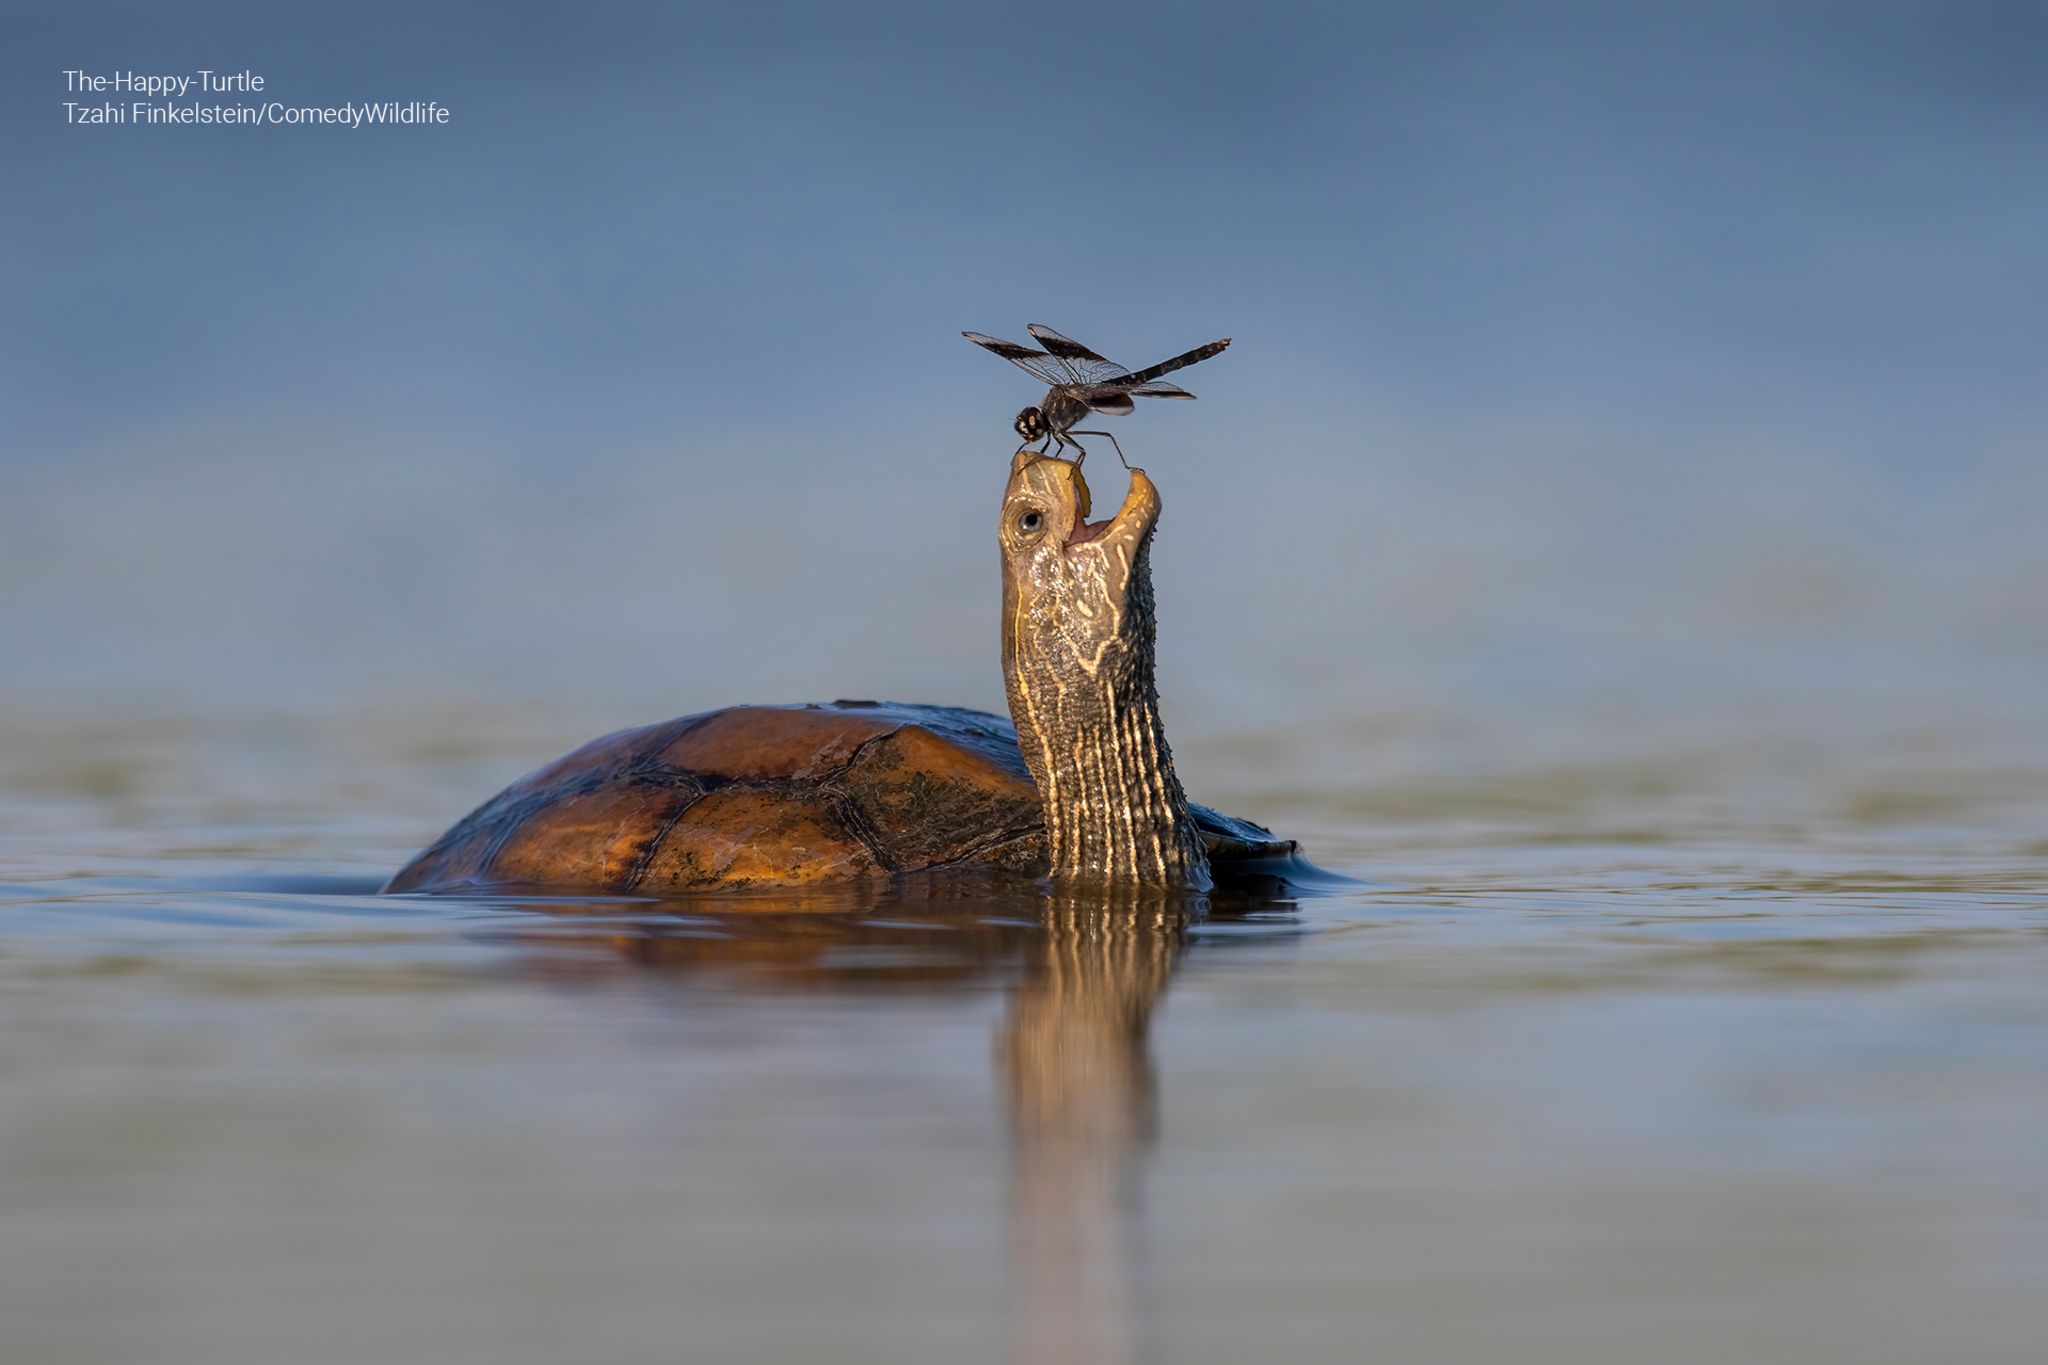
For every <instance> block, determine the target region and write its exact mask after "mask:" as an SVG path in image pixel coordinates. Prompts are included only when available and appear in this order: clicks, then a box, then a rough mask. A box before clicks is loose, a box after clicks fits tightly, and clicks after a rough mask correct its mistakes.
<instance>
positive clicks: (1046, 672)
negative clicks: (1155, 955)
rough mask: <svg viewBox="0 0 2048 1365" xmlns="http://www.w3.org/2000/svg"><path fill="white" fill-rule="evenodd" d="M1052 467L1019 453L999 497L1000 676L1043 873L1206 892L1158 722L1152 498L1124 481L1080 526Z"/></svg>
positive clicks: (1136, 473) (1068, 486)
mask: <svg viewBox="0 0 2048 1365" xmlns="http://www.w3.org/2000/svg"><path fill="white" fill-rule="evenodd" d="M1088 510H1089V500H1088V488H1087V484H1086V483H1085V482H1084V481H1083V480H1082V478H1081V474H1080V470H1079V469H1078V468H1077V467H1076V466H1074V465H1072V464H1069V463H1067V462H1066V461H1064V460H1057V459H1050V458H1044V457H1038V456H1035V455H1033V454H1032V453H1031V452H1029V451H1019V452H1018V454H1017V458H1016V461H1015V462H1014V463H1013V465H1012V472H1011V476H1010V486H1009V489H1008V491H1007V492H1006V494H1005V496H1004V499H1003V519H1002V527H1001V533H1000V534H1001V542H1002V549H1003V679H1004V683H1005V685H1006V688H1007V691H1008V693H1009V700H1010V717H1011V719H1012V720H1013V721H1015V722H1016V725H1017V741H1018V744H1019V746H1020V747H1021V748H1022V750H1023V753H1024V761H1025V763H1026V764H1027V765H1028V766H1029V767H1030V769H1031V776H1032V777H1033V779H1034V780H1035V781H1036V782H1037V784H1038V793H1039V798H1040V800H1041V801H1042V802H1043V803H1044V807H1045V834H1046V851H1047V854H1048V855H1049V857H1050V859H1051V864H1052V873H1053V876H1054V877H1055V878H1057V879H1059V880H1061V881H1063V882H1065V881H1073V882H1096V883H1107V884H1112V885H1124V886H1149V887H1163V888H1177V889H1194V890H1206V889H1208V887H1209V884H1210V883H1209V863H1208V857H1207V854H1206V853H1205V852H1204V848H1203V843H1202V839H1201V835H1200V832H1199V831H1198V830H1197V829H1196V828H1195V824H1194V820H1193V818H1192V816H1190V814H1189V812H1188V802H1187V796H1186V794H1185V793H1183V792H1182V790H1181V785H1180V779H1179V778H1178V777H1176V776H1175V775H1174V771H1173V753H1172V751H1171V750H1170V749H1169V748H1168V747H1167V743H1166V730H1165V727H1164V726H1163V725H1162V724H1161V722H1160V719H1159V692H1158V688H1157V686H1156V684H1155V681H1154V677H1153V643H1154V637H1155V634H1156V627H1155V624H1154V618H1153V606H1152V570H1151V544H1152V531H1153V527H1154V526H1155V525H1156V524H1157V522H1158V519H1159V492H1158V489H1157V488H1155V487H1154V486H1153V484H1152V481H1151V480H1150V479H1149V478H1147V477H1146V476H1145V473H1144V471H1143V470H1133V471H1132V472H1131V490H1130V493H1129V495H1128V496H1127V497H1126V498H1125V499H1124V505H1123V507H1122V508H1121V509H1120V510H1119V511H1118V512H1117V514H1116V515H1115V516H1114V517H1111V518H1109V519H1108V520H1105V521H1101V522H1096V523H1092V524H1091V523H1089V522H1087V521H1086V520H1085V518H1086V516H1087V513H1088Z"/></svg>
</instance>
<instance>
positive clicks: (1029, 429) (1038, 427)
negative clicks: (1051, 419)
mask: <svg viewBox="0 0 2048 1365" xmlns="http://www.w3.org/2000/svg"><path fill="white" fill-rule="evenodd" d="M1011 425H1012V426H1014V427H1015V428H1016V429H1017V434H1018V435H1019V436H1022V437H1023V438H1024V444H1025V445H1030V444H1031V443H1032V442H1033V441H1042V440H1044V439H1045V414H1044V413H1042V412H1040V411H1039V410H1038V409H1037V408H1026V409H1024V411H1022V412H1020V413H1018V414H1017V420H1016V421H1015V422H1013V423H1011Z"/></svg>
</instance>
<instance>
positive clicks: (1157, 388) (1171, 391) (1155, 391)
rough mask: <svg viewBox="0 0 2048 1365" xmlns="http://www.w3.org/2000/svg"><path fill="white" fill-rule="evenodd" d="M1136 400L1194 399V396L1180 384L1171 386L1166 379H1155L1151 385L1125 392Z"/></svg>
mask: <svg viewBox="0 0 2048 1365" xmlns="http://www.w3.org/2000/svg"><path fill="white" fill-rule="evenodd" d="M1124 392H1125V393H1128V394H1130V395H1132V396H1133V397H1136V398H1193V397H1194V395H1193V394H1191V393H1189V392H1188V391H1187V390H1186V389H1184V388H1182V387H1181V386H1180V385H1178V384H1169V383H1167V382H1166V381H1165V380H1164V379H1155V380H1153V381H1152V382H1151V383H1149V384H1140V385H1138V386H1137V387H1136V388H1129V389H1125V390H1124Z"/></svg>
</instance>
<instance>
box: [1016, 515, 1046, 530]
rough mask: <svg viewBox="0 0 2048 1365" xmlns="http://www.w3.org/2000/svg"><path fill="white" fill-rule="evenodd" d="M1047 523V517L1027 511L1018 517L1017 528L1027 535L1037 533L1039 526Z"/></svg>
mask: <svg viewBox="0 0 2048 1365" xmlns="http://www.w3.org/2000/svg"><path fill="white" fill-rule="evenodd" d="M1043 525H1045V518H1044V517H1043V516H1041V515H1040V514H1038V513H1037V512H1026V513H1025V514H1024V515H1023V516H1021V517H1019V518H1017V529H1018V530H1020V531H1022V532H1023V533H1024V534H1025V535H1027V536H1029V535H1036V534H1037V533H1038V528H1039V527H1041V526H1043Z"/></svg>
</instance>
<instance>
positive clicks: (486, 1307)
mask: <svg viewBox="0 0 2048 1365" xmlns="http://www.w3.org/2000/svg"><path fill="white" fill-rule="evenodd" d="M652 718H654V717H653V716H652V715H651V714H648V715H642V714H631V715H617V716H610V715H607V716H598V715H590V716H583V715H563V714H558V713H542V712H539V711H522V710H518V709H505V708H499V709H495V710H493V709H474V708H463V707H432V706H418V707H412V708H402V709H396V710H385V711H379V712H375V713H362V714H357V713H343V712H332V713H318V714H310V713H309V714H296V715H294V714H275V715H254V716H251V715H246V714H242V715H212V716H205V715H192V714H181V715H148V714H141V715H138V714H135V713H133V712H127V713H113V712H108V711H105V710H99V711H88V710H73V711H63V710H52V709H49V708H43V709H40V710H37V709H33V708H22V709H19V710H17V711H16V712H14V713H12V714H11V715H10V717H9V719H8V720H7V721H5V722H4V723H0V1020H4V1028H0V1227H4V1229H5V1233H4V1236H0V1358H5V1359H6V1360H8V1361H10V1362H13V1361H22V1362H42V1361H74V1360H75V1361H93V1362H109V1361H130V1360H133V1361H148V1362H151V1363H152V1365H183V1363H184V1362H192V1363H193V1365H200V1363H201V1362H204V1365H217V1363H218V1362H223V1361H244V1360H247V1361H257V1360H292V1361H297V1362H327V1361H332V1362H336V1363H337V1365H339V1363H340V1362H350V1365H355V1363H358V1362H365V1361H385V1360H388V1361H426V1360H432V1361H453V1362H471V1361H474V1362H479V1363H481V1362H486V1361H488V1362H492V1365H504V1363H505V1362H510V1361H535V1362H543V1361H545V1362H553V1361H559V1360H564V1359H579V1360H641V1359H654V1358H659V1359H685V1360H707V1361H762V1362H769V1361H775V1362H790V1361H806V1360H818V1361H834V1362H845V1361H876V1362H882V1361H889V1362H901V1361H925V1360H929V1361H960V1360H975V1359H991V1358H1002V1357H1003V1356H1004V1355H1005V1354H1006V1353H1007V1354H1008V1355H1009V1356H1010V1357H1011V1358H1015V1359H1019V1360H1087V1359H1100V1360H1125V1359H1128V1360H1173V1361H1219V1362H1222V1361H1230V1362H1238V1361H1243V1360H1246V1359H1269V1360H1287V1361H1304V1362H1313V1361H1356V1360H1361V1359H1379V1360H1402V1361H1444V1362H1473V1361H1486V1360H1502V1361H1508V1360H1512V1361H1517V1362H1529V1361H1535V1362H1543V1361H1560V1362H1564V1361H1570V1362H1584V1361H1589V1360H1614V1361H1643V1360H1657V1361H1664V1362H1672V1361H1676V1362H1690V1361H1700V1362H1707V1361H1714V1362H1723V1361H1729V1360H1790V1359H1797V1360H1800V1361H1802V1362H1827V1361H1844V1362H1848V1361H1855V1362H1858V1365H1868V1363H1869V1362H1873V1361H1899V1362H1909V1361H1910V1362H1921V1361H1928V1360H1937V1359H1938V1360H1943V1361H2014V1362H2019V1361H2032V1360H2037V1359H2039V1357H2040V1343H2041V1341H2042V1340H2043V1339H2044V1332H2048V1306H2044V1305H2048V1159H2044V1155H2043V1154H2044V1153H2048V993H2044V991H2043V990H2042V988H2041V984H2040V983H2041V981H2042V979H2043V977H2044V975H2048V746H2044V745H2043V744H2042V743H2041V738H2042V735H2043V733H2044V731H2043V730H2042V729H2041V727H2039V726H2038V725H2034V724H2032V723H2027V722H2021V721H1996V722H1994V721H1991V720H1986V719H1982V718H1975V719H1973V718H1969V717H1950V718H1948V719H1946V720H1944V721H1943V723H1941V724H1929V723H1926V722H1925V721H1924V720H1922V721H1919V722H1915V723H1910V724H1907V723H1894V722H1890V721H1879V720H1875V719H1872V718H1869V717H1858V718H1852V719H1850V720H1847V721H1845V720H1843V718H1841V717H1839V716H1835V717H1829V716H1827V715H1825V714H1823V713H1818V712H1816V713H1812V714H1806V715H1798V716H1794V717H1792V718H1791V719H1789V720H1788V719H1787V718H1786V717H1784V716H1779V717H1776V718H1765V719H1758V718H1753V717H1752V718H1732V719H1731V720H1729V721H1728V722H1727V723H1724V724H1704V725H1701V726H1694V727H1674V726H1664V727H1661V728H1653V729H1647V730H1646V729H1641V728H1631V727H1628V726H1618V725H1616V724H1614V723H1613V721H1612V718H1611V717H1609V718H1601V717H1592V718H1588V719H1585V720H1584V721H1583V722H1582V723H1577V724H1576V725H1575V724H1574V723H1570V722H1568V721H1565V720H1561V719H1559V718H1558V717H1554V716H1553V717H1549V718H1547V719H1546V720H1545V722H1544V723H1543V724H1540V725H1528V726H1524V725H1521V724H1517V723H1511V722H1510V720H1508V719H1507V718H1504V717H1502V718H1495V719H1494V720H1492V721H1490V722H1488V723H1487V724H1483V725H1482V724H1480V723H1478V722H1474V721H1471V720H1469V719H1460V718H1456V717H1451V718H1445V717H1442V716H1430V715H1385V716H1377V717H1369V718H1365V719H1361V720H1358V721H1356V722H1353V723H1350V724H1347V725H1341V726H1335V727H1318V728H1316V729H1315V730H1314V731H1313V732H1312V733H1307V734H1304V733H1303V732H1302V729H1301V727H1299V726H1291V725H1286V724H1281V723H1277V720H1276V723H1274V724H1270V725H1258V726H1249V727H1247V726H1237V727H1235V728H1223V727H1213V728H1211V729H1210V730H1208V731H1207V732H1202V731H1200V730H1199V728H1198V727H1197V729H1196V733H1194V734H1191V735H1188V736H1186V737H1184V738H1182V739H1181V752H1182V757H1183V768H1184V770H1185V771H1186V773H1187V774H1188V776H1189V779H1190V785H1191V787H1192V788H1193V790H1194V793H1195V794H1196V795H1197V796H1198V797H1200V798H1201V799H1204V800H1207V801H1210V802H1212V803H1214V804H1217V805H1219V806H1222V807H1223V808H1225V809H1229V810H1232V811H1234V812H1236V813H1241V814H1245V815H1248V816H1252V817H1254V818H1259V819H1262V820H1266V821H1268V822H1270V823H1272V824H1274V825H1276V826H1277V827H1279V828H1281V829H1283V830H1285V831H1286V832H1288V833H1292V834H1298V835H1299V836H1301V837H1302V838H1303V839H1304V840H1305V842H1306V843H1307V845H1308V848H1309V851H1310V852H1311V854H1312V855H1313V856H1315V857H1316V859H1317V860H1318V861H1319V862H1321V863H1324V864H1326V865H1328V866H1331V867H1334V868H1337V869H1340V870H1342V871H1345V872H1348V873H1351V874H1352V875H1353V876H1355V877H1357V878H1359V879H1360V880H1359V881H1358V882H1356V883H1355V884H1353V885H1350V886H1346V887H1342V888H1339V889H1336V890H1334V891H1331V892H1329V893H1328V894H1322V895H1318V896H1314V897H1308V898H1302V899H1299V900H1296V901H1279V902H1267V903H1243V902H1238V903H1231V902H1223V901H1218V902H1216V903H1215V904H1212V905H1210V906H1207V907H1201V906H1197V907H1194V909H1195V910H1196V912H1197V913H1195V914H1193V915H1189V916H1186V917H1182V916H1180V915H1176V914H1173V913H1167V912H1164V911H1162V910H1161V909H1160V908H1158V907H1156V906H1155V907H1139V908H1132V907H1115V906H1103V905H1100V904H1092V903H1086V902H1080V901H1073V900H1059V899H1053V898H1048V897H1046V896H1044V895H1042V894H1039V893H1037V892H1024V893H1020V892H1018V891H1017V890H1015V889H1014V888H1011V889H992V888H987V887H983V888H968V889H966V890H964V891H963V890H960V889H956V888H945V887H939V888H932V887H918V886H911V887H905V888H899V889H897V890H894V891H887V892H868V893H858V894H853V895H850V896H847V897H844V898H839V899H833V900H823V901H819V900H812V901H807V902H803V903H801V904H796V905H788V904H778V903H774V902H773V901H772V900H771V899H769V898H761V899H760V900H757V901H751V902H745V903H743V906H735V905H732V904H725V903H719V902H694V903H679V904H668V905H662V904H653V903H635V902H625V901H614V902H587V901H583V902H578V901H558V902H543V901H532V900H528V901H504V900H448V899H423V898H380V897H378V896H376V895H374V894H373V892H374V890H375V887H376V885H377V884H378V882H379V880H380V879H381V878H382V876H384V875H386V874H388V872H389V871H390V870H392V869H393V868H394V867H396V866H397V864H398V863H399V862H400V861H402V859H403V858H404V857H405V856H406V855H408V854H409V853H410V852H411V851H413V849H414V848H415V847H416V846H418V845H419V844H420V843H422V842H424V841H425V840H426V839H427V838H429V837H431V836H432V835H433V834H435V833H437V832H438V830H439V828H440V827H441V826H442V825H444V824H446V823H447V822H449V821H450V820H452V819H453V818H454V817H455V816H456V815H459V814H460V813H461V812H462V811H463V810H465V809H467V807H468V806H469V805H471V804H473V803H474V802H475V801H476V800H478V799H480V798H481V797H482V796H484V795H486V794H488V792H489V791H491V790H493V789H494V788H495V787H496V786H497V785H498V784H500V783H501V782H502V781H504V780H506V779H508V778H509V777H511V776H514V775H516V774H517V773H518V772H519V771H521V770H522V769H523V768H526V767H530V766H534V765H536V764H537V763H538V762H539V761H541V760H542V759H545V758H547V757H550V756H552V755H553V754H554V753H556V752H559V751H560V750H562V749H564V748H566V747H568V746H569V745H570V744H572V743H574V742H575V741H577V740H579V739H581V738H584V737H587V735H589V734H594V733H596V732H598V731H599V730H601V729H603V728H606V727H607V726H608V725H616V724H623V723H627V722H631V721H640V720H647V719H652ZM1204 910H1206V913H1202V911H1204Z"/></svg>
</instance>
